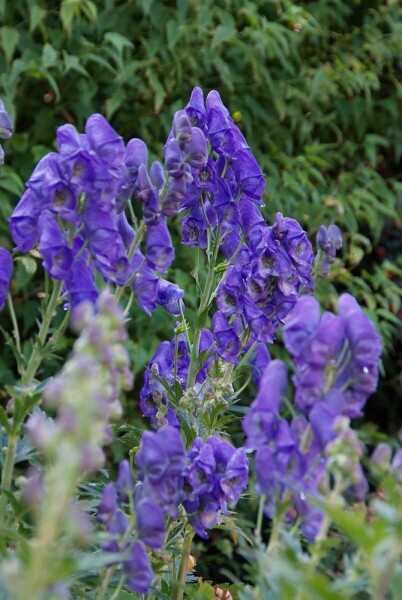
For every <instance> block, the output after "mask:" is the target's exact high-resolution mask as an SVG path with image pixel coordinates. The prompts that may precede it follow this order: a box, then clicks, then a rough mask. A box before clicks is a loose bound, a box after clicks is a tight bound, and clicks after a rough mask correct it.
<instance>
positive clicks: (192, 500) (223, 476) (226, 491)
mask: <svg viewBox="0 0 402 600" xmlns="http://www.w3.org/2000/svg"><path fill="white" fill-rule="evenodd" d="M135 462H136V465H137V467H138V481H137V482H136V483H135V482H134V481H133V478H132V475H131V470H130V467H129V464H128V462H127V461H123V462H122V463H121V464H120V467H119V474H118V478H117V481H116V484H114V483H108V484H107V485H106V487H105V489H104V492H103V496H102V499H101V502H100V504H99V506H98V510H97V519H98V521H99V522H100V523H102V524H104V525H105V526H106V529H107V532H108V534H109V536H110V537H109V539H108V540H107V541H106V542H105V543H104V544H103V546H102V549H103V550H104V551H105V552H113V553H120V554H124V555H125V557H128V558H124V560H123V569H124V573H125V575H126V579H127V584H128V587H129V588H130V589H131V590H132V591H134V592H136V593H146V592H147V591H148V589H149V587H150V585H151V583H152V580H153V573H152V569H151V566H150V562H149V558H148V556H147V554H146V549H145V547H146V546H148V547H149V548H151V549H158V548H159V549H160V548H162V547H163V543H164V539H165V535H166V531H165V516H166V515H167V516H169V517H170V518H171V519H173V520H177V519H178V516H179V507H180V506H181V505H183V507H184V509H185V510H186V512H187V517H188V520H189V522H190V523H191V525H192V527H193V528H194V530H195V531H196V533H198V534H199V535H200V536H201V537H203V538H207V537H208V535H207V529H209V528H211V527H213V526H214V525H216V524H219V523H221V522H222V515H223V514H228V504H230V505H233V504H235V503H236V502H237V501H238V499H239V496H240V494H241V492H242V491H243V490H244V489H245V488H246V486H247V482H248V462H247V458H246V455H245V452H244V450H243V449H242V448H241V449H238V450H236V449H235V448H234V447H233V446H232V445H231V444H230V443H229V442H227V441H224V440H222V439H221V438H219V437H217V436H211V437H209V438H208V439H207V440H206V442H205V443H204V442H203V440H202V439H201V438H196V439H195V440H194V442H193V444H192V445H191V447H190V449H189V451H188V452H187V453H186V452H185V449H184V445H183V442H182V439H181V436H180V433H179V431H178V429H176V428H175V427H171V426H170V425H166V426H164V427H161V428H160V429H158V430H157V431H155V432H153V431H146V432H144V433H143V435H142V438H141V444H140V448H139V450H138V452H137V454H136V458H135ZM124 506H128V507H129V508H130V507H131V508H134V515H133V518H134V522H133V523H132V525H131V526H130V523H129V521H128V519H127V516H126V514H125V512H124V511H123V510H122V508H124ZM134 532H135V533H134ZM111 560H114V561H116V560H119V559H118V558H117V557H116V559H113V558H112V559H111ZM139 563H140V565H139Z"/></svg>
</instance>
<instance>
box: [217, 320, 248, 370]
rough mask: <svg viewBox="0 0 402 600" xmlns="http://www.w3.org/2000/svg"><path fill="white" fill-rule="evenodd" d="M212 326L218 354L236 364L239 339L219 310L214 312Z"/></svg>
mask: <svg viewBox="0 0 402 600" xmlns="http://www.w3.org/2000/svg"><path fill="white" fill-rule="evenodd" d="M212 328H213V332H214V337H215V340H216V351H217V353H218V355H219V356H220V357H221V358H223V359H224V360H226V361H227V362H230V363H233V364H236V363H237V362H238V356H239V352H240V348H241V344H240V340H239V338H238V336H237V335H236V332H235V330H234V329H233V327H232V326H231V325H229V323H228V321H227V319H226V317H225V316H224V315H223V314H222V313H221V312H220V311H218V312H216V313H215V314H214V316H213V318H212Z"/></svg>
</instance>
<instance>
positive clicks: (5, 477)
mask: <svg viewBox="0 0 402 600" xmlns="http://www.w3.org/2000/svg"><path fill="white" fill-rule="evenodd" d="M17 443H18V436H17V435H11V434H10V435H9V437H8V446H7V454H6V458H5V461H4V467H3V472H2V474H1V490H2V494H1V498H0V523H4V513H5V510H6V508H7V495H6V494H5V493H4V492H9V491H10V490H11V482H12V478H13V470H14V461H15V454H16V452H17Z"/></svg>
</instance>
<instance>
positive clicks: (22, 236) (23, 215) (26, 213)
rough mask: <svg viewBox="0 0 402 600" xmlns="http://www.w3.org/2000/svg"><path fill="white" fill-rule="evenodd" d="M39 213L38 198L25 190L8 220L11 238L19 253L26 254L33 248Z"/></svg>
mask: <svg viewBox="0 0 402 600" xmlns="http://www.w3.org/2000/svg"><path fill="white" fill-rule="evenodd" d="M40 212H41V206H40V200H39V198H38V197H37V195H36V194H35V192H33V191H32V190H30V189H27V190H26V191H25V192H24V194H23V196H22V197H21V199H20V201H19V202H18V204H17V206H16V207H15V209H14V210H13V213H12V215H11V217H10V218H9V219H8V222H9V223H10V231H11V236H12V238H13V241H14V243H15V244H16V248H17V250H19V251H20V252H28V251H29V250H31V249H32V248H33V247H34V246H35V244H36V242H37V239H38V218H39V214H40Z"/></svg>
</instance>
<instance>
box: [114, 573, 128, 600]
mask: <svg viewBox="0 0 402 600" xmlns="http://www.w3.org/2000/svg"><path fill="white" fill-rule="evenodd" d="M125 579H126V576H125V575H124V573H123V575H122V576H121V577H120V581H119V583H118V584H117V588H116V589H115V592H114V594H113V596H112V597H111V598H110V600H118V598H119V594H120V592H121V588H122V587H123V583H124V581H125Z"/></svg>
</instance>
